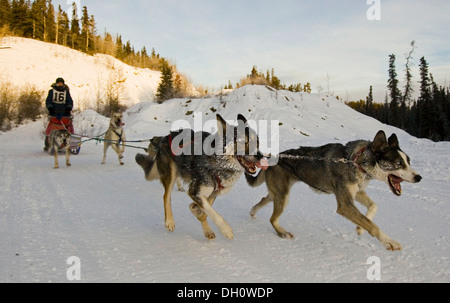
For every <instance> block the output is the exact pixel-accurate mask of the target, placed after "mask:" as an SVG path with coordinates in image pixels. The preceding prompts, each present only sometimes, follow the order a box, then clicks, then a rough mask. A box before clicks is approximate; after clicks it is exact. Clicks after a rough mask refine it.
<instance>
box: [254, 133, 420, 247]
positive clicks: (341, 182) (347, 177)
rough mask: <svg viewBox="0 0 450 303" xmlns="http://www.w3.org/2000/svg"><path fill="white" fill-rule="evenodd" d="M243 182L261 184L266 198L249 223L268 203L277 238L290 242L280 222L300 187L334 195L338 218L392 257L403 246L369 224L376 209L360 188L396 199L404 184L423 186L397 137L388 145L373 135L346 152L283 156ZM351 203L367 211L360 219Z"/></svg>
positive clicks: (337, 147)
mask: <svg viewBox="0 0 450 303" xmlns="http://www.w3.org/2000/svg"><path fill="white" fill-rule="evenodd" d="M246 178H247V182H248V183H249V184H250V185H251V186H253V187H256V186H259V185H261V184H262V183H264V182H265V183H266V185H267V188H268V190H269V195H268V196H267V197H265V198H263V199H262V200H261V202H260V203H259V204H257V205H256V206H254V207H253V209H252V210H251V213H250V214H251V216H252V217H254V216H255V215H256V213H257V212H258V211H259V210H260V209H261V208H262V207H264V206H266V205H267V204H269V203H270V202H272V201H273V203H274V210H273V215H272V217H271V219H270V222H271V223H272V225H273V227H274V228H275V230H276V231H277V233H278V235H279V236H280V237H283V238H292V237H293V235H292V234H291V233H289V232H287V231H286V230H284V229H283V228H282V227H281V226H280V224H279V218H280V216H281V214H282V213H283V210H284V209H285V207H286V206H287V204H288V201H289V194H290V190H291V188H292V185H293V184H294V183H295V182H298V181H301V182H304V183H306V184H307V185H309V186H310V187H311V188H312V189H314V190H316V191H318V192H320V193H325V194H334V195H335V196H336V199H337V204H338V209H337V213H338V214H340V215H342V216H344V217H345V218H347V219H349V220H350V221H352V222H353V223H355V224H356V225H357V233H358V234H359V235H362V234H363V233H364V231H368V232H369V233H370V235H372V236H373V237H376V238H377V239H378V240H379V241H380V242H381V243H382V244H383V245H384V246H385V247H386V248H387V249H388V250H393V251H395V250H401V249H402V246H401V245H400V244H399V243H398V242H396V241H394V240H393V239H391V238H390V237H388V236H387V235H386V234H384V233H383V232H382V231H381V230H380V228H379V227H378V226H377V225H375V223H373V222H372V220H373V218H374V216H375V214H376V212H377V205H376V204H375V203H374V202H373V201H372V200H371V199H370V198H369V196H368V195H367V194H366V192H365V188H366V187H367V186H368V184H369V182H370V181H371V180H373V179H375V180H380V181H382V182H386V183H387V184H388V185H389V187H390V189H391V190H392V192H393V193H394V194H395V195H397V196H400V195H401V194H402V187H401V183H402V182H403V181H407V182H411V183H418V182H420V181H421V180H422V177H421V176H420V175H419V174H417V173H416V172H415V171H414V170H413V169H412V168H411V163H410V158H409V157H408V156H407V155H406V154H405V153H404V152H403V151H402V150H401V149H400V146H399V142H398V139H397V136H396V135H395V134H394V135H392V136H391V137H390V138H389V141H388V140H387V139H386V134H385V133H384V132H383V131H380V132H379V133H378V134H377V135H376V137H375V139H374V141H373V142H369V141H354V142H350V143H348V144H347V145H346V146H343V145H341V144H329V145H325V146H322V147H300V148H299V149H295V150H289V151H286V152H283V153H281V154H280V157H279V162H278V165H277V166H274V167H270V168H269V169H268V170H267V171H263V172H261V173H260V174H259V175H258V176H257V177H253V176H250V175H248V174H246ZM355 200H356V201H358V202H359V203H361V204H362V205H364V206H365V207H367V210H368V212H367V214H366V215H365V216H364V215H363V214H362V213H361V212H360V211H359V210H358V209H357V208H356V206H355V202H354V201H355Z"/></svg>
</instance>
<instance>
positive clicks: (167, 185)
mask: <svg viewBox="0 0 450 303" xmlns="http://www.w3.org/2000/svg"><path fill="white" fill-rule="evenodd" d="M238 123H239V126H238V127H234V126H231V125H228V124H227V123H226V122H225V120H224V119H223V118H222V117H221V116H220V115H217V124H218V129H219V131H218V133H217V134H216V135H211V134H209V133H206V132H199V133H194V132H192V131H190V130H189V131H188V132H190V133H191V135H192V136H193V138H194V139H193V140H192V141H190V142H183V143H182V144H175V143H174V142H175V139H176V138H177V136H178V135H181V133H182V132H183V131H180V132H172V133H171V134H170V135H169V136H166V137H155V138H153V139H152V142H151V144H150V146H149V154H148V155H142V154H138V155H137V156H136V162H137V163H138V164H139V165H140V166H141V167H142V168H143V169H144V172H145V177H146V179H147V180H149V181H152V180H155V179H158V178H159V179H160V181H161V183H162V184H163V186H164V189H165V193H164V210H165V226H166V228H167V229H168V230H169V231H173V230H174V229H175V222H174V219H173V214H172V207H171V192H172V189H173V187H174V184H175V181H177V180H178V179H181V180H183V181H184V182H186V183H187V184H188V186H189V189H188V195H189V196H190V197H191V199H192V200H193V201H194V203H192V204H191V205H190V210H191V212H192V213H193V214H194V215H195V216H196V217H197V219H198V220H199V221H200V222H201V224H202V227H203V232H204V234H205V237H206V238H208V239H214V238H215V234H214V232H213V231H212V230H211V228H210V226H209V225H208V222H207V217H210V218H211V219H212V221H213V222H214V223H215V224H216V225H217V226H218V227H219V228H220V231H221V232H222V234H223V235H224V236H225V237H227V238H230V239H232V238H233V231H232V229H231V227H230V226H229V225H228V223H227V222H226V221H225V220H224V218H223V217H222V216H221V215H219V214H218V213H217V212H216V211H215V210H214V209H213V208H212V205H213V203H214V201H215V200H216V198H217V196H219V195H223V194H225V193H226V192H228V191H229V190H230V189H231V188H232V186H233V185H234V184H235V183H236V182H237V181H238V180H239V178H240V177H241V176H242V174H243V173H244V171H245V172H247V173H249V174H254V173H256V171H257V168H258V167H261V166H264V165H265V163H266V162H265V161H264V160H265V159H263V156H262V155H261V153H260V152H259V150H258V147H259V141H258V136H257V135H256V133H255V132H254V131H253V130H252V129H251V128H250V127H249V126H248V122H247V120H246V119H245V118H244V117H243V116H241V115H239V116H238ZM227 126H228V128H227ZM240 126H243V127H242V129H244V131H238V129H241V127H240ZM228 130H231V132H229V133H228V136H227V131H228ZM191 138H192V137H191ZM212 138H213V140H212ZM227 138H231V139H232V142H229V141H228V140H226V139H227ZM199 142H200V143H202V144H201V145H202V146H203V145H204V144H210V146H211V147H212V148H213V149H214V150H215V151H219V152H217V153H204V152H203V153H201V154H200V155H194V151H195V144H196V143H199ZM239 143H244V144H245V153H240V152H239V145H240V144H239ZM241 146H242V145H241ZM252 147H254V148H252ZM186 148H187V150H188V152H186V153H184V154H180V155H178V151H179V149H184V150H186ZM155 163H156V165H154V164H155ZM262 163H263V164H262ZM263 168H266V167H263Z"/></svg>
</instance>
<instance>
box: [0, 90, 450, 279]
mask: <svg viewBox="0 0 450 303" xmlns="http://www.w3.org/2000/svg"><path fill="white" fill-rule="evenodd" d="M213 109H214V110H213ZM214 111H217V113H220V114H221V115H222V116H223V117H224V118H225V119H230V120H232V119H236V116H237V114H238V113H241V114H244V115H245V116H246V117H247V118H249V119H253V120H259V119H268V120H271V119H275V120H279V121H280V123H282V125H281V126H280V140H281V141H280V148H281V150H285V149H288V148H293V147H298V146H299V145H305V146H307V145H322V144H326V143H330V142H336V143H346V142H348V141H352V140H356V139H367V140H371V139H373V137H374V136H375V134H376V132H377V131H379V130H380V129H383V130H385V131H386V132H387V134H388V135H390V134H392V133H394V132H395V133H397V135H398V136H399V140H400V144H401V147H402V149H403V150H404V151H405V152H406V153H407V154H408V155H409V156H410V157H411V159H412V164H413V167H414V168H415V169H416V170H417V171H418V172H420V173H421V175H422V176H423V177H424V179H423V181H422V182H421V183H418V184H407V183H404V185H403V190H404V194H403V196H402V197H400V198H398V197H396V196H394V195H393V194H392V193H391V191H390V190H389V188H388V186H387V185H386V184H384V183H381V182H377V181H374V182H373V183H371V185H370V187H369V188H368V194H369V196H370V197H371V198H372V199H373V200H374V201H376V202H377V203H378V205H379V212H378V214H377V216H376V217H375V222H376V223H377V225H379V226H380V227H381V229H382V230H383V231H384V232H385V233H386V234H388V235H389V236H391V237H392V238H394V239H395V240H397V241H399V242H400V243H401V244H402V245H403V248H404V250H403V251H401V252H389V251H387V250H385V248H384V247H383V246H382V245H381V244H380V243H379V242H378V240H376V239H375V238H372V237H370V236H369V235H368V234H367V233H366V234H364V235H363V236H361V237H359V236H357V234H356V231H355V226H353V224H352V223H351V222H349V221H347V220H346V219H344V218H343V217H341V216H339V215H338V214H336V201H335V198H334V197H333V196H325V195H317V194H316V193H314V192H312V191H311V190H310V189H309V188H308V187H306V186H305V185H303V184H300V183H299V184H296V185H295V186H294V188H293V192H292V195H291V199H290V205H289V206H288V207H287V209H286V211H285V212H284V214H283V216H282V217H281V224H282V225H283V227H285V228H286V229H287V230H288V231H290V232H292V233H293V234H294V235H295V236H296V237H295V239H294V240H283V239H280V238H279V237H277V236H276V234H275V231H274V230H273V228H272V226H271V225H270V223H269V217H270V215H271V211H272V207H270V206H269V207H267V208H265V209H263V210H261V211H260V212H259V213H258V216H257V218H256V219H252V218H250V215H249V211H250V209H251V208H252V206H253V205H254V204H256V203H257V202H259V200H260V199H261V198H262V197H264V196H265V195H266V193H267V190H266V188H265V187H264V186H261V187H260V188H256V189H252V188H250V187H249V186H248V185H247V184H246V182H245V179H244V178H242V179H241V180H240V181H239V182H238V184H237V185H236V186H235V187H234V188H233V189H232V190H231V191H230V193H228V194H227V195H225V196H221V197H219V198H218V199H217V201H216V203H215V204H214V208H215V209H216V210H217V211H218V212H219V213H220V214H221V215H222V216H223V217H224V218H225V219H226V220H227V222H228V223H229V224H230V225H231V226H232V227H233V230H234V234H235V239H234V240H227V239H225V238H224V237H223V236H222V235H221V234H220V232H219V230H218V228H217V227H216V226H215V225H214V224H211V227H212V228H213V230H214V231H215V232H216V234H217V238H216V239H215V240H214V241H208V240H206V239H205V238H204V236H203V232H202V229H201V226H200V224H199V222H198V221H197V219H196V218H194V217H193V216H192V214H191V213H190V211H189V209H188V206H189V204H190V202H189V198H188V196H187V195H186V194H185V193H181V192H178V191H174V193H173V196H172V205H173V211H174V217H175V222H176V229H175V232H173V233H171V232H168V231H166V229H165V228H164V210H163V202H162V196H163V192H164V190H163V187H162V185H161V184H160V183H159V182H157V181H155V182H147V181H145V180H144V174H143V171H142V169H141V168H140V167H139V166H138V165H137V164H136V163H135V162H134V157H135V155H136V153H137V152H139V150H134V149H130V148H127V149H126V151H125V159H124V160H125V166H123V167H122V166H120V165H119V163H118V161H117V158H116V156H115V154H114V153H113V152H112V150H110V151H109V153H108V157H107V163H106V165H101V164H100V162H101V160H102V152H103V146H102V145H98V144H97V143H96V142H87V143H85V144H84V145H83V146H82V150H81V153H80V155H78V156H72V158H71V162H72V167H71V168H66V167H64V166H62V167H61V169H59V170H54V169H52V168H53V159H52V157H50V156H49V155H47V154H45V153H44V152H43V151H42V148H43V136H42V132H43V130H44V127H45V121H38V122H34V123H31V124H28V125H24V126H21V127H18V128H16V129H14V130H12V131H10V132H7V133H3V134H1V135H0V179H1V182H0V232H1V234H2V237H1V238H0V282H67V281H68V280H67V277H66V272H67V270H68V269H69V265H67V264H66V261H67V259H68V258H69V257H72V256H76V257H79V258H80V260H81V281H82V282H369V281H368V279H367V271H368V270H369V268H370V266H371V265H368V264H367V260H368V258H369V257H372V256H376V257H378V258H379V259H380V261H381V281H382V282H450V278H449V277H450V276H449V275H450V268H449V257H450V253H449V252H450V245H449V239H450V233H449V231H450V228H449V222H450V220H449V219H450V206H449V203H448V201H449V199H448V197H449V195H450V187H449V184H450V168H449V167H450V166H449V158H448V153H449V147H450V144H449V143H433V142H431V141H428V140H421V139H417V138H414V137H411V136H409V135H408V134H406V133H405V132H403V131H401V130H398V129H395V128H393V127H390V126H386V125H383V124H381V123H379V122H378V121H376V120H373V119H371V118H368V117H365V116H363V115H361V114H359V113H357V112H355V111H353V110H351V109H350V108H349V107H347V106H346V105H344V104H343V103H342V102H340V101H338V100H336V99H334V98H330V97H327V96H325V95H308V94H302V93H291V92H286V91H278V92H276V91H273V90H269V89H267V88H266V87H264V86H246V87H243V88H240V89H237V90H235V91H233V92H231V93H230V94H229V95H228V96H222V97H221V96H214V97H211V98H207V99H174V100H170V101H168V102H166V103H164V104H161V105H159V104H156V103H154V102H141V103H137V104H136V105H134V106H133V107H131V108H130V109H129V110H128V111H127V112H126V113H125V115H124V120H125V123H126V126H125V131H126V134H127V138H128V139H129V140H136V139H149V138H152V137H153V136H157V135H166V134H167V133H168V131H169V130H170V128H171V126H172V123H173V122H174V121H176V120H180V119H187V120H188V121H189V122H190V123H192V125H193V121H194V117H193V113H195V112H201V113H202V119H203V122H205V121H206V120H208V119H215V112H214ZM191 113H192V114H191ZM187 114H188V115H187ZM107 127H108V119H107V118H105V117H102V116H100V115H98V114H97V113H96V112H94V111H92V110H87V111H84V112H82V113H81V114H79V115H77V116H76V117H75V129H76V131H77V132H78V133H83V134H86V135H88V136H95V135H99V134H101V133H103V132H104V131H105V130H106V128H107ZM302 133H303V134H302ZM135 145H139V146H144V147H145V146H146V144H135Z"/></svg>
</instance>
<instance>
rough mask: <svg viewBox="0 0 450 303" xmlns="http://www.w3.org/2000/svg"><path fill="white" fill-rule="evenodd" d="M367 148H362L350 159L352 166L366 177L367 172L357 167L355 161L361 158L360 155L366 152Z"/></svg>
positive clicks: (359, 166)
mask: <svg viewBox="0 0 450 303" xmlns="http://www.w3.org/2000/svg"><path fill="white" fill-rule="evenodd" d="M366 149H367V147H364V148H362V149H361V150H360V151H359V152H358V153H357V154H356V155H355V156H354V157H353V159H352V163H353V165H354V166H355V167H356V168H358V169H359V170H360V171H362V172H363V173H364V174H366V175H368V173H367V171H366V170H365V169H364V167H362V166H361V165H359V164H358V163H357V162H356V161H358V159H359V157H361V156H362V154H364V152H365V151H366Z"/></svg>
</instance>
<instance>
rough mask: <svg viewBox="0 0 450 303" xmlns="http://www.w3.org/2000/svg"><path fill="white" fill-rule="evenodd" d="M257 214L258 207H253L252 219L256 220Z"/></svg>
mask: <svg viewBox="0 0 450 303" xmlns="http://www.w3.org/2000/svg"><path fill="white" fill-rule="evenodd" d="M257 212H258V210H257V209H256V207H253V208H252V210H251V211H250V217H252V218H253V219H256V213H257Z"/></svg>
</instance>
